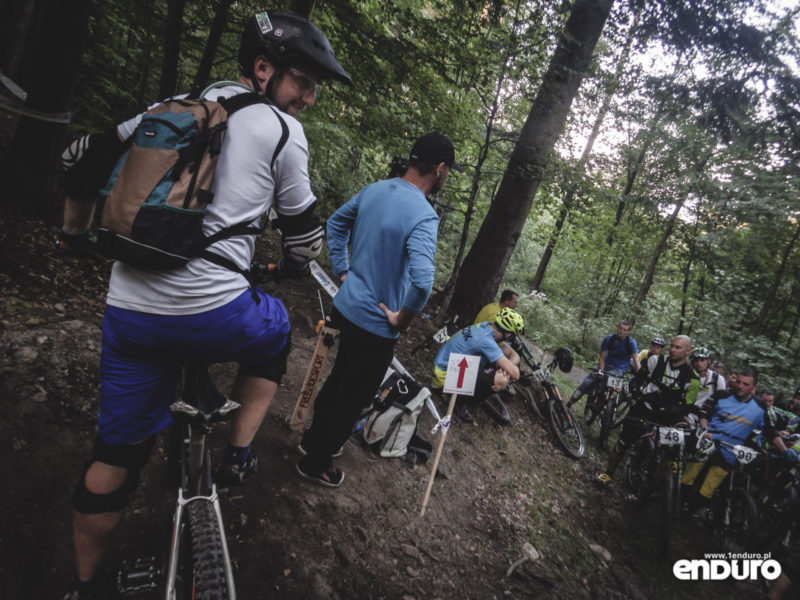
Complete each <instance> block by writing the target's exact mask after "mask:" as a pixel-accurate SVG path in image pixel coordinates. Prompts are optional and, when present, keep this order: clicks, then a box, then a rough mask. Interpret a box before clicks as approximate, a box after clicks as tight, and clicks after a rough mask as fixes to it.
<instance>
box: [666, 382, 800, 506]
mask: <svg viewBox="0 0 800 600" xmlns="http://www.w3.org/2000/svg"><path fill="white" fill-rule="evenodd" d="M757 383H758V380H757V377H756V373H755V371H753V370H752V369H748V368H743V369H738V373H737V377H736V383H735V385H734V387H733V389H732V390H720V391H719V392H717V393H716V394H714V395H713V396H712V397H711V398H709V399H708V400H707V401H706V402H705V404H704V405H703V408H702V409H701V411H702V412H701V413H700V425H701V426H702V427H703V428H706V429H708V437H710V438H711V439H713V440H720V441H722V442H724V443H723V444H720V445H719V447H718V448H717V450H716V451H715V452H714V453H713V454H712V455H711V457H710V458H709V459H708V460H709V462H710V463H711V467H710V468H709V469H708V473H707V474H706V476H705V478H704V480H703V483H702V485H701V486H700V488H699V491H698V492H690V491H689V490H687V493H688V495H686V496H685V497H686V498H687V501H688V503H689V510H690V511H695V510H697V509H699V508H700V507H702V506H703V505H705V504H707V503H708V501H709V500H710V499H711V496H712V495H713V493H714V490H715V489H717V487H718V486H719V484H720V483H722V481H723V480H724V479H725V476H726V475H727V474H728V472H729V471H730V470H731V467H733V464H734V463H735V462H736V459H737V457H736V455H735V454H734V452H733V450H732V448H731V447H732V446H734V445H739V444H744V442H745V440H747V438H749V437H750V434H751V433H752V432H753V429H758V428H762V429H763V430H764V439H767V440H771V441H772V443H773V444H774V445H775V447H776V448H778V449H779V450H781V451H783V452H786V453H787V456H789V457H794V458H795V459H796V458H797V453H796V452H794V454H793V455H792V451H791V450H790V451H788V452H787V450H786V445H785V444H784V443H783V440H782V439H781V437H780V436H779V435H778V432H777V431H776V430H775V428H774V426H773V423H772V419H771V418H770V416H769V413H768V412H767V411H766V410H765V409H764V407H763V406H761V405H760V404H759V403H758V402H757V401H756V399H755V397H754V393H755V391H756V388H757ZM702 467H703V463H702V462H691V463H689V464H688V465H686V470H685V471H684V474H683V478H682V479H681V484H683V485H685V486H687V487H689V486H692V485H693V484H694V483H695V479H697V476H698V475H699V474H700V471H701V469H702Z"/></svg>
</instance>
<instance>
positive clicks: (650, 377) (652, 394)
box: [597, 335, 700, 485]
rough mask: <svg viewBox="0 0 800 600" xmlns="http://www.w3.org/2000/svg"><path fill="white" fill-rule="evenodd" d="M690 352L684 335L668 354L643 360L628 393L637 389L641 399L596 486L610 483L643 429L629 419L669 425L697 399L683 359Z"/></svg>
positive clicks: (696, 385) (696, 382) (689, 369)
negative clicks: (644, 361)
mask: <svg viewBox="0 0 800 600" xmlns="http://www.w3.org/2000/svg"><path fill="white" fill-rule="evenodd" d="M691 351H692V340H691V339H690V338H689V336H686V335H677V336H675V337H674V338H673V339H672V343H670V346H669V354H668V355H667V356H665V355H664V354H658V355H653V356H651V357H649V358H648V359H647V362H646V363H645V364H644V366H643V367H642V369H640V370H639V371H638V372H637V373H636V375H635V376H634V378H633V380H631V384H630V388H631V391H632V392H634V393H636V390H637V389H638V390H641V398H640V399H639V401H638V402H637V403H636V404H634V406H633V408H631V410H630V413H629V415H628V418H627V419H626V420H625V423H624V425H623V426H622V431H621V432H620V434H619V440H618V441H617V444H616V446H614V448H613V449H612V451H611V453H610V454H609V457H608V465H607V466H606V470H605V472H603V473H600V474H599V475H598V476H597V483H598V484H599V485H607V484H609V483H610V482H611V478H612V477H613V475H614V470H615V469H616V468H617V465H618V464H619V462H620V460H622V456H623V455H624V454H625V451H626V450H627V449H628V448H629V447H630V446H631V444H633V442H635V441H636V440H637V439H638V438H639V437H640V436H641V434H642V433H644V431H643V428H642V426H641V425H640V424H638V423H636V422H635V421H634V420H633V419H635V418H636V417H643V418H646V419H648V420H650V421H654V422H656V423H661V424H663V425H672V424H674V423H676V422H677V421H680V420H682V419H683V417H684V416H685V415H687V414H688V413H689V410H690V408H691V405H692V404H693V403H694V401H695V399H696V398H697V391H698V390H699V388H700V382H699V380H698V378H697V374H696V373H695V372H694V370H693V369H692V367H691V366H689V362H688V360H687V358H688V357H689V353H690V352H691Z"/></svg>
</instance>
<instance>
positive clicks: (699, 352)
mask: <svg viewBox="0 0 800 600" xmlns="http://www.w3.org/2000/svg"><path fill="white" fill-rule="evenodd" d="M692 358H693V359H694V358H711V350H709V349H708V348H704V347H703V346H700V347H699V348H695V349H694V350H693V351H692Z"/></svg>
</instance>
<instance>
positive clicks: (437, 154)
mask: <svg viewBox="0 0 800 600" xmlns="http://www.w3.org/2000/svg"><path fill="white" fill-rule="evenodd" d="M410 158H411V160H419V161H421V162H427V163H433V164H435V165H438V164H439V163H444V164H446V165H447V166H448V167H450V168H451V169H455V170H456V171H458V172H459V173H463V172H464V167H462V166H461V165H459V164H458V163H456V151H455V148H453V142H451V141H450V138H448V137H447V136H446V135H442V134H441V133H426V134H425V135H423V136H422V137H421V138H418V139H417V141H416V142H414V145H413V146H412V147H411V155H410Z"/></svg>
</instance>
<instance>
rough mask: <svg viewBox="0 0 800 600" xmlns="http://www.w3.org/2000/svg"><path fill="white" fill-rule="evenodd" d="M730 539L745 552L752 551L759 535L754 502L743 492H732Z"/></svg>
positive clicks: (756, 509) (739, 490)
mask: <svg viewBox="0 0 800 600" xmlns="http://www.w3.org/2000/svg"><path fill="white" fill-rule="evenodd" d="M730 531H731V537H732V538H733V539H734V540H735V541H736V542H738V543H739V544H741V545H742V546H743V547H744V549H745V550H750V549H752V547H753V545H754V544H755V543H756V540H757V539H758V535H759V518H758V508H757V507H756V501H755V500H753V497H752V496H751V495H750V494H749V493H748V492H746V491H745V490H741V489H737V490H734V492H733V501H732V503H731V521H730Z"/></svg>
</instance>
